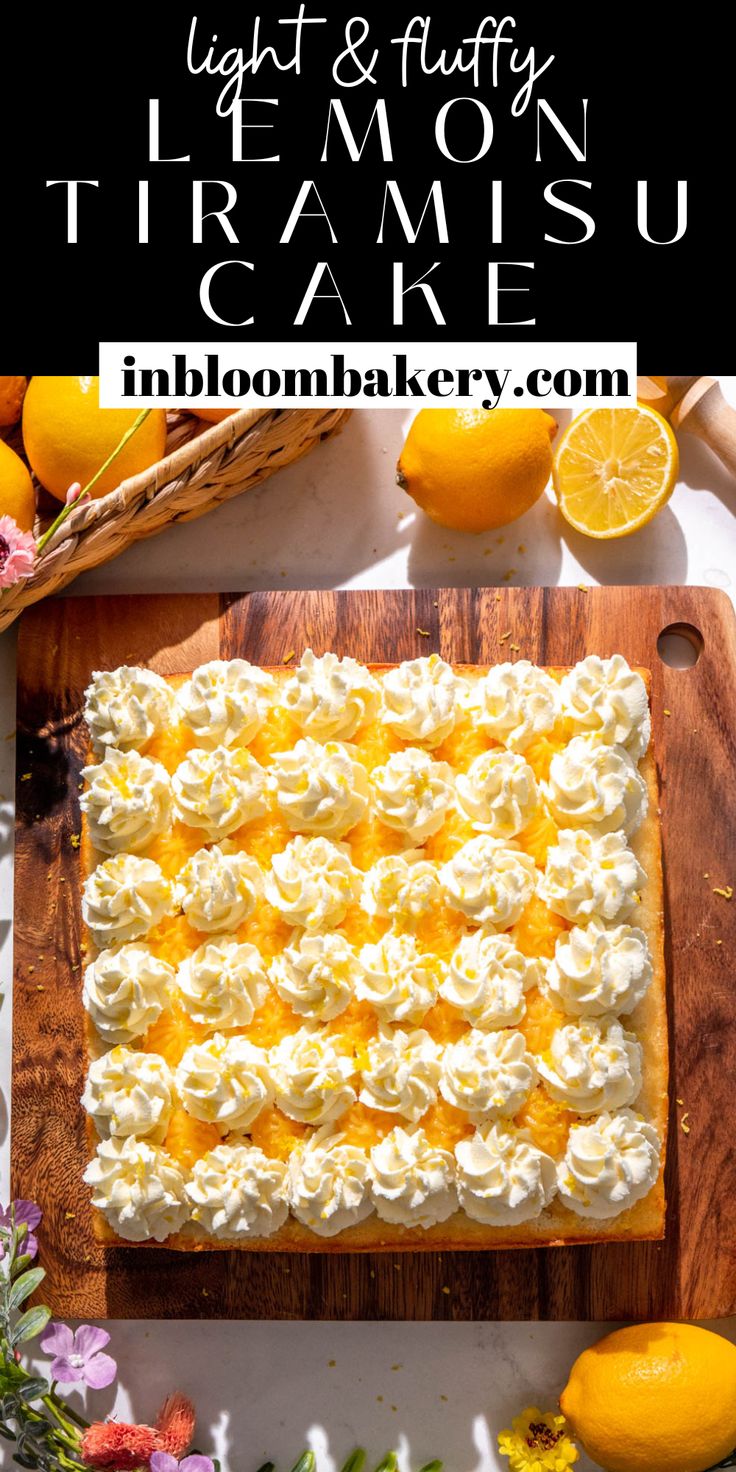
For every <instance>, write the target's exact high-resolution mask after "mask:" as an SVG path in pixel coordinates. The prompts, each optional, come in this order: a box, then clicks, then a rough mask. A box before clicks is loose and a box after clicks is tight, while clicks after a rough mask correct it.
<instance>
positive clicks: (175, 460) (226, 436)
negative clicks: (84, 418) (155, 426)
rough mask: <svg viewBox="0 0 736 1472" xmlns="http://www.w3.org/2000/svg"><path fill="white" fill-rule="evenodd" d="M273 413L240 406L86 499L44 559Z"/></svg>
mask: <svg viewBox="0 0 736 1472" xmlns="http://www.w3.org/2000/svg"><path fill="white" fill-rule="evenodd" d="M273 413H274V410H273V409H236V411H235V413H234V414H231V415H229V416H228V417H227V419H223V420H221V421H220V423H215V424H211V425H209V426H208V428H207V429H203V430H201V431H200V433H199V434H198V435H196V436H192V437H190V438H189V439H186V440H184V442H183V444H181V445H178V446H177V448H176V449H175V450H172V451H171V452H170V454H168V455H165V456H164V457H163V459H161V460H156V461H155V462H154V464H153V465H149V466H147V467H146V469H145V470H140V471H139V472H138V474H137V475H131V476H128V478H127V479H126V480H122V481H121V482H120V484H119V485H118V486H115V487H114V488H113V490H111V491H107V492H106V494H105V495H104V496H98V497H97V498H96V499H95V500H92V501H86V502H84V503H83V505H81V506H79V507H77V508H76V509H75V510H74V511H72V512H71V513H70V515H69V516H68V517H67V518H66V521H64V522H62V525H61V526H60V527H59V528H58V530H57V531H56V532H55V533H54V535H53V536H52V537H50V538H49V540H48V542H47V543H46V546H45V547H44V552H43V556H44V559H45V558H46V557H47V556H48V555H49V553H50V552H52V551H56V550H57V549H58V548H59V547H60V546H61V545H62V544H63V543H64V542H66V541H67V540H68V539H69V537H72V536H78V535H79V533H80V532H84V531H88V530H89V529H90V527H93V526H95V525H96V523H97V522H101V521H107V520H109V519H110V518H112V517H114V516H115V515H116V514H117V513H118V512H119V511H122V510H124V509H125V508H126V507H127V505H128V504H129V502H130V501H131V500H134V499H135V498H136V497H138V496H139V495H140V494H141V493H142V494H143V496H144V499H146V500H147V499H149V493H150V495H155V493H156V491H157V490H159V489H160V487H161V486H163V485H167V484H168V483H169V482H170V481H173V480H176V478H177V477H178V476H179V475H181V473H182V472H183V471H184V470H185V469H187V468H188V467H191V468H192V469H195V468H196V467H197V466H198V465H199V464H200V463H201V462H202V460H204V459H205V457H206V456H208V455H211V454H212V453H213V451H215V450H218V449H219V448H220V446H221V445H228V444H231V443H233V442H234V441H235V440H239V439H241V438H242V437H243V436H244V435H246V434H247V433H248V432H249V430H251V429H252V428H253V426H254V425H255V424H257V423H258V421H259V420H260V419H263V418H264V417H265V416H266V415H267V414H273Z"/></svg>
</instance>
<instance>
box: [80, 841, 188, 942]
mask: <svg viewBox="0 0 736 1472" xmlns="http://www.w3.org/2000/svg"><path fill="white" fill-rule="evenodd" d="M173 908H174V889H173V885H172V884H171V881H170V880H168V879H166V878H165V876H164V873H163V871H162V869H160V867H159V865H158V864H156V863H154V861H153V859H143V858H140V857H139V856H138V855H137V854H115V855H114V856H113V857H112V858H110V859H105V860H104V862H103V863H102V864H98V865H97V868H96V869H93V870H92V873H91V874H90V875H89V877H88V878H87V879H86V880H85V883H84V888H83V890H82V918H83V919H84V923H85V925H86V926H87V927H88V929H89V931H90V934H91V936H92V940H93V941H94V944H95V945H96V946H97V947H98V949H99V950H104V949H105V947H107V946H111V945H117V944H121V943H123V942H124V941H130V940H138V939H139V938H140V936H142V935H146V934H147V933H148V931H149V930H153V928H154V926H156V925H158V924H159V921H161V920H163V918H164V916H165V915H170V914H171V913H172V911H173Z"/></svg>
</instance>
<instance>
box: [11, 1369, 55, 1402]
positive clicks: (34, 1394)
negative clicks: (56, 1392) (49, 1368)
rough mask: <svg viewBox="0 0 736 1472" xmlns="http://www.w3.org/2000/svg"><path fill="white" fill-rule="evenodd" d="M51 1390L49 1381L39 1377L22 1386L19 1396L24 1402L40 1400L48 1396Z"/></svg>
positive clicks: (19, 1388) (27, 1381) (19, 1389)
mask: <svg viewBox="0 0 736 1472" xmlns="http://www.w3.org/2000/svg"><path fill="white" fill-rule="evenodd" d="M50 1388H51V1387H50V1385H49V1382H48V1380H42V1379H41V1377H40V1375H38V1376H34V1378H33V1379H30V1380H26V1381H25V1383H24V1384H23V1385H20V1386H19V1387H18V1394H19V1396H21V1398H22V1399H23V1400H29V1401H30V1400H40V1398H41V1396H42V1395H48V1393H49V1390H50Z"/></svg>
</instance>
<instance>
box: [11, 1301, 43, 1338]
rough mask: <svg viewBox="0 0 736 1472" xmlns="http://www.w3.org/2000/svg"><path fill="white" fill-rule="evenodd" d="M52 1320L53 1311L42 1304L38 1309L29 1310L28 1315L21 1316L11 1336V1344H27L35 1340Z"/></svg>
mask: <svg viewBox="0 0 736 1472" xmlns="http://www.w3.org/2000/svg"><path fill="white" fill-rule="evenodd" d="M50 1318H51V1309H50V1308H46V1307H45V1306H43V1305H42V1304H39V1306H38V1308H29V1310H28V1312H27V1313H25V1314H21V1316H20V1318H19V1320H18V1322H17V1324H16V1325H15V1328H14V1329H13V1332H12V1334H11V1336H10V1342H11V1344H25V1342H26V1340H28V1339H35V1338H36V1335H37V1334H40V1333H41V1331H42V1329H45V1328H46V1325H47V1324H48V1321H49V1319H50Z"/></svg>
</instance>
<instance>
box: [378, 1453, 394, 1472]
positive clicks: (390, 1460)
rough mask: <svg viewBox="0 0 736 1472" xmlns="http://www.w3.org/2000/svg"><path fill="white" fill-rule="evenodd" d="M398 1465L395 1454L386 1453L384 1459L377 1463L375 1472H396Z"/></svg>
mask: <svg viewBox="0 0 736 1472" xmlns="http://www.w3.org/2000/svg"><path fill="white" fill-rule="evenodd" d="M398 1465H399V1464H398V1462H397V1460H396V1452H386V1455H385V1457H382V1458H381V1461H380V1462H379V1463H378V1466H377V1467H376V1472H396V1469H397V1467H398Z"/></svg>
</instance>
